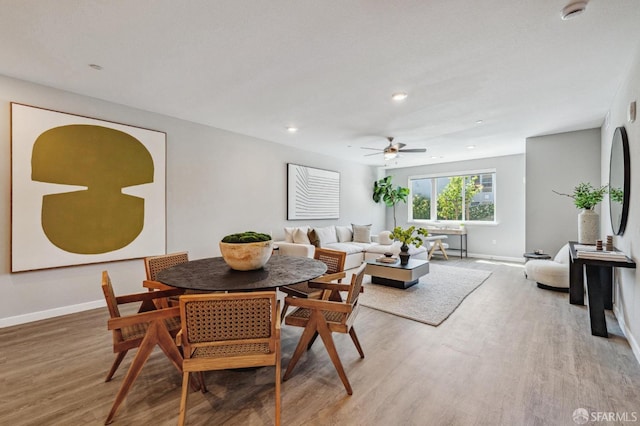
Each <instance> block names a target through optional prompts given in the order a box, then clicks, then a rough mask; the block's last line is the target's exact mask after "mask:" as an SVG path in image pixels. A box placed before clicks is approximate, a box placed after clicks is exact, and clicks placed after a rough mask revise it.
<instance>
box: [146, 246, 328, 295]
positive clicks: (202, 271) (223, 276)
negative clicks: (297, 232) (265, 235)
mask: <svg viewBox="0 0 640 426" xmlns="http://www.w3.org/2000/svg"><path fill="white" fill-rule="evenodd" d="M326 271H327V265H326V264H324V263H323V262H321V261H319V260H315V259H311V258H308V257H296V256H283V255H274V256H271V258H270V259H269V261H268V262H267V264H266V265H265V266H264V267H263V268H260V269H256V270H253V271H236V270H234V269H231V268H230V267H229V265H227V264H226V262H225V261H224V259H223V258H222V257H210V258H206V259H198V260H191V261H189V262H186V263H181V264H179V265H176V266H172V267H170V268H167V269H164V270H162V271H160V272H159V273H158V275H157V277H156V279H157V280H158V281H160V282H161V283H163V284H166V285H170V286H172V287H177V288H182V289H186V290H199V291H207V292H208V291H211V292H214V291H255V290H267V289H275V288H277V287H281V286H285V285H292V284H298V283H301V282H305V281H309V280H312V279H314V278H317V277H319V276H320V275H322V274H324V273H325V272H326Z"/></svg>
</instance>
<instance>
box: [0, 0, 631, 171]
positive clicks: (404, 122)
mask: <svg viewBox="0 0 640 426" xmlns="http://www.w3.org/2000/svg"><path fill="white" fill-rule="evenodd" d="M567 2H569V0H562V1H561V0H535V1H532V0H484V1H482V2H477V1H471V0H431V1H426V0H415V1H414V0H405V1H390V0H387V1H383V0H366V1H365V0H351V1H349V0H340V1H337V0H322V1H317V0H316V1H309V0H298V1H284V0H271V1H268V2H266V1H265V2H260V1H242V0H216V1H209V0H189V1H188V2H181V1H175V0H135V1H130V0H111V1H104V0H103V1H97V0H56V1H50V0H21V1H15V0H0V10H1V11H2V13H0V74H2V75H6V76H9V77H15V78H19V79H23V80H28V81H31V82H35V83H40V84H44V85H46V86H51V87H55V88H59V89H63V90H67V91H70V92H74V93H78V94H82V95H87V96H91V97H95V98H99V99H104V100H107V101H111V102H115V103H118V104H123V105H127V106H131V107H135V108H140V109H143V110H147V111H153V112H156V113H160V114H166V115H169V116H173V117H178V118H181V119H184V120H189V121H193V122H197V123H202V124H206V125H210V126H213V127H217V128H221V129H226V130H230V131H233V132H237V133H241V134H245V135H250V136H253V137H256V138H260V139H265V140H268V141H273V142H276V143H280V144H285V145H290V146H294V147H297V148H300V149H304V150H308V151H313V152H319V153H323V154H328V155H332V156H335V157H338V158H342V159H347V160H350V161H356V162H360V163H363V164H370V165H379V166H383V165H385V162H384V159H383V156H382V154H379V155H374V156H365V154H370V153H372V152H373V151H370V150H363V149H361V147H369V148H380V149H382V148H384V146H385V145H386V144H387V141H386V139H385V137H386V136H394V137H395V138H396V139H395V140H396V141H397V142H402V143H405V144H407V148H422V147H424V148H427V152H426V153H424V154H403V155H401V156H400V157H399V158H397V159H396V160H392V161H391V162H390V163H389V164H387V166H389V167H404V166H409V165H417V164H431V163H441V162H449V161H457V160H464V159H469V158H481V157H492V156H498V155H508V154H515V153H522V152H524V140H525V138H527V137H530V136H538V135H543V134H551V133H559V132H565V131H572V130H580V129H586V128H593V127H599V126H600V125H601V124H602V123H603V121H604V117H605V114H606V113H607V110H608V109H609V107H610V105H611V102H612V99H613V97H614V95H615V93H616V90H617V88H618V86H619V84H620V82H621V81H622V79H623V78H625V77H626V75H627V73H628V71H629V66H630V64H631V62H632V61H633V59H634V56H636V55H637V54H638V52H639V48H640V25H639V24H638V23H639V22H640V3H638V1H637V0H591V2H590V3H589V5H588V7H587V9H586V11H585V12H584V13H583V14H581V15H579V16H577V17H575V18H574V19H571V20H567V21H563V20H561V19H560V10H561V9H562V8H563V7H564V6H565V5H566V4H567ZM89 64H97V65H100V66H101V67H102V70H95V69H93V68H91V67H90V66H89ZM400 91H403V92H406V93H408V97H407V99H406V100H404V101H403V102H394V101H392V99H391V95H392V93H394V92H400ZM15 101H18V102H19V101H20V99H15ZM68 112H73V113H81V111H68ZM479 120H482V122H481V123H478V121H479ZM287 126H295V127H297V128H298V129H299V130H298V132H296V133H289V132H288V131H287ZM212 143H220V144H223V143H224V141H212ZM470 145H473V146H474V147H475V148H474V149H468V148H467V147H468V146H470Z"/></svg>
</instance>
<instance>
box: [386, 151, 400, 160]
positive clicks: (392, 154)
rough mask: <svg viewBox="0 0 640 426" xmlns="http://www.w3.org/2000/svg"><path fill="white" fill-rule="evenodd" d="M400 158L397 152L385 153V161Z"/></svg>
mask: <svg viewBox="0 0 640 426" xmlns="http://www.w3.org/2000/svg"><path fill="white" fill-rule="evenodd" d="M397 156H398V153H397V152H385V153H384V159H385V160H393V159H394V158H396V157H397Z"/></svg>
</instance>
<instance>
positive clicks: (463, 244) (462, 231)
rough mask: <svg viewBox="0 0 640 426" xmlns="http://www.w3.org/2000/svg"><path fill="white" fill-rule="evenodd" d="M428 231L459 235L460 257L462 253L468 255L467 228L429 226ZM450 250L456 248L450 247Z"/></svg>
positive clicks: (435, 233)
mask: <svg viewBox="0 0 640 426" xmlns="http://www.w3.org/2000/svg"><path fill="white" fill-rule="evenodd" d="M426 229H427V231H429V235H459V236H460V259H462V255H463V254H464V257H468V256H467V228H465V227H462V228H452V229H448V228H434V227H427V228H426ZM449 250H456V249H455V248H454V249H452V248H451V247H449Z"/></svg>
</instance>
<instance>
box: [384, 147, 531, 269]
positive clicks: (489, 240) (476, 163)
mask: <svg viewBox="0 0 640 426" xmlns="http://www.w3.org/2000/svg"><path fill="white" fill-rule="evenodd" d="M486 169H495V170H496V219H497V224H496V225H489V224H477V225H476V224H466V225H465V226H466V228H467V232H468V235H467V238H468V244H469V247H468V250H469V254H470V255H474V256H481V257H488V258H495V259H505V260H522V259H523V258H522V253H524V229H525V221H524V209H525V202H524V200H525V198H524V197H525V196H524V189H525V188H524V155H522V154H519V155H508V156H504V157H494V158H483V159H479V160H470V161H459V162H453V163H442V164H432V165H426V166H417V167H407V168H398V169H391V170H388V171H387V175H391V176H393V179H392V182H393V183H394V186H397V185H402V186H408V182H409V177H411V176H419V175H428V174H438V173H457V172H467V171H474V170H486ZM396 216H397V220H398V226H406V225H407V220H408V217H409V213H408V207H407V204H404V203H400V204H398V205H397V206H396ZM387 227H388V228H389V229H391V228H392V227H393V214H392V211H391V209H390V208H389V209H388V210H387ZM449 240H450V241H448V242H449V243H450V245H452V246H454V247H459V246H460V243H459V240H458V238H457V237H455V236H449ZM494 241H495V243H494Z"/></svg>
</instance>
